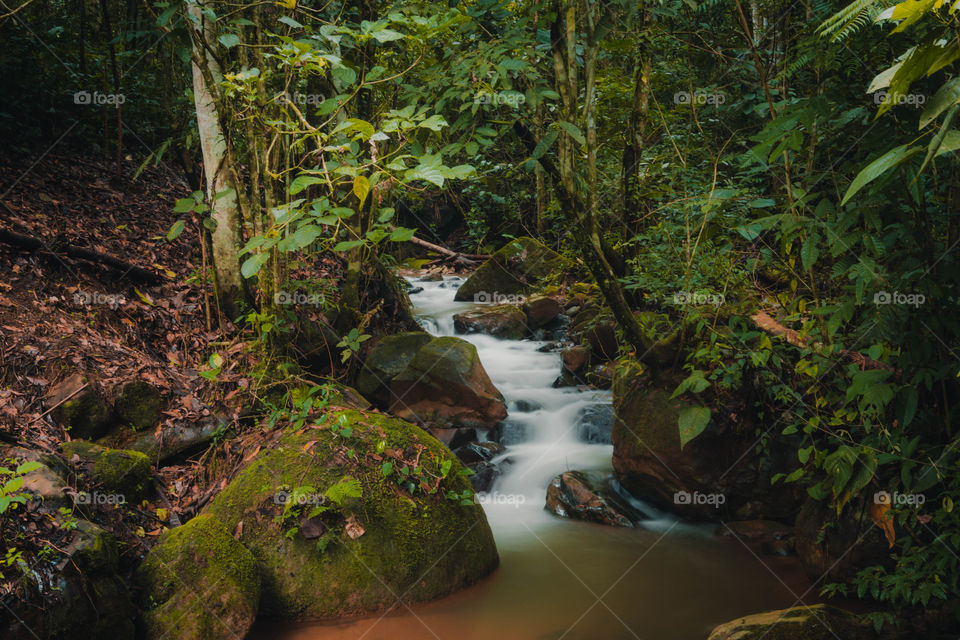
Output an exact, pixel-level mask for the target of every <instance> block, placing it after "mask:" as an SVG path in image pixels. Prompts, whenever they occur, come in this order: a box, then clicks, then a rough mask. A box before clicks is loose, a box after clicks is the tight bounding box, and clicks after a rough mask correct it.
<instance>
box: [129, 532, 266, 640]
mask: <svg viewBox="0 0 960 640" xmlns="http://www.w3.org/2000/svg"><path fill="white" fill-rule="evenodd" d="M137 583H138V585H139V586H140V588H141V590H142V592H141V599H142V601H141V609H142V610H143V627H144V633H145V636H146V638H148V640H149V639H152V638H156V639H158V640H159V639H160V638H183V639H184V640H213V639H215V638H231V639H233V638H242V637H244V636H245V635H246V634H247V632H248V631H249V630H250V627H251V626H253V621H254V619H255V618H256V616H257V610H258V608H259V605H260V569H259V567H258V566H257V561H256V559H255V558H254V557H253V554H251V553H250V551H248V550H247V548H246V547H244V546H243V545H242V544H241V543H240V542H238V541H237V540H235V539H234V537H233V536H232V535H230V533H229V531H227V529H226V528H224V526H223V525H222V524H221V523H220V522H218V521H217V519H216V518H215V517H214V516H212V515H210V514H201V515H199V516H197V517H196V518H194V519H193V520H190V521H189V522H187V523H186V524H185V525H183V526H181V527H177V528H176V529H171V530H169V531H167V532H166V533H164V534H163V536H162V537H161V538H160V541H159V542H158V543H157V546H155V547H154V548H153V549H151V550H150V553H149V554H147V557H146V559H145V560H144V562H143V564H141V565H140V567H139V568H138V569H137Z"/></svg>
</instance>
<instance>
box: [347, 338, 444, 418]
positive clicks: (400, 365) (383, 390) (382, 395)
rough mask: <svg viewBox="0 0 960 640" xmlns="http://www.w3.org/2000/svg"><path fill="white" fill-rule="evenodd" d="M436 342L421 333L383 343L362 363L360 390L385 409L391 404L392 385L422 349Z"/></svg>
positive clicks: (359, 379) (387, 339)
mask: <svg viewBox="0 0 960 640" xmlns="http://www.w3.org/2000/svg"><path fill="white" fill-rule="evenodd" d="M431 340H433V336H431V335H430V334H429V333H424V332H422V331H414V332H409V333H398V334H396V335H392V336H387V337H385V338H383V339H381V340H380V341H379V342H378V343H377V344H376V346H375V347H374V348H373V350H372V351H371V352H370V355H368V356H367V359H366V360H365V361H364V363H363V368H362V369H361V371H360V376H359V377H358V378H357V390H359V391H360V393H362V394H363V395H364V396H365V397H367V398H369V399H370V400H371V401H373V403H374V404H376V405H378V406H380V407H385V406H387V405H388V404H389V402H390V390H389V384H390V381H391V380H392V379H393V378H394V377H395V376H397V375H399V374H400V373H401V372H402V371H403V370H404V369H406V368H407V366H408V365H409V364H410V361H411V360H413V357H414V356H415V355H417V352H418V351H419V350H420V348H421V347H423V346H424V345H426V344H427V343H429V342H430V341H431Z"/></svg>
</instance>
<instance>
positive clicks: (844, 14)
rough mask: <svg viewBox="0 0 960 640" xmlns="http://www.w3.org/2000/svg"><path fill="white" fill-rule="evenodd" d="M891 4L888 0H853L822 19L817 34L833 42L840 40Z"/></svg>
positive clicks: (857, 29) (870, 20)
mask: <svg viewBox="0 0 960 640" xmlns="http://www.w3.org/2000/svg"><path fill="white" fill-rule="evenodd" d="M892 4H893V3H892V2H890V0H853V2H851V3H850V4H848V5H847V6H845V7H844V8H843V9H840V11H837V12H836V13H835V14H833V15H832V16H830V17H829V18H827V19H826V20H824V21H823V24H821V25H820V26H819V27H818V28H817V34H818V35H819V36H820V37H822V38H830V39H831V40H832V41H834V42H842V41H843V40H845V39H846V38H847V37H849V36H851V35H853V34H854V33H856V32H857V31H859V30H860V29H861V28H862V27H863V25H865V24H867V23H868V22H873V20H874V19H875V18H876V17H877V16H878V15H879V14H880V12H881V11H883V10H884V9H886V8H887V7H889V6H891V5H892Z"/></svg>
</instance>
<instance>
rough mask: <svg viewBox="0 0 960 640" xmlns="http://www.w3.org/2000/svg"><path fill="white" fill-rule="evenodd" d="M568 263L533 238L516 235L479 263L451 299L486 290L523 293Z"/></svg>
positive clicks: (470, 297)
mask: <svg viewBox="0 0 960 640" xmlns="http://www.w3.org/2000/svg"><path fill="white" fill-rule="evenodd" d="M569 265H570V263H569V261H568V260H567V259H566V258H564V257H563V256H561V255H560V254H558V253H556V252H555V251H553V250H551V249H549V248H547V247H546V246H545V245H544V244H543V243H541V242H539V241H537V240H534V239H533V238H527V237H522V238H516V239H514V240H511V241H510V242H508V243H507V245H506V246H504V247H503V248H502V249H500V250H499V251H497V252H496V253H494V254H493V255H492V256H491V257H490V259H489V260H487V261H486V262H484V263H483V264H482V265H480V266H479V267H478V268H477V270H476V271H474V272H473V274H471V275H470V277H469V278H467V279H466V281H464V283H463V285H461V286H460V288H459V289H457V295H456V297H455V298H454V300H458V301H461V302H462V301H473V300H474V299H475V296H477V295H480V294H486V295H488V296H492V295H493V294H500V295H509V294H519V293H527V292H529V291H530V290H532V289H533V288H534V287H535V286H536V285H537V284H538V283H539V282H540V281H541V280H542V279H543V278H545V277H547V276H549V275H551V274H556V273H559V272H561V271H563V270H564V269H566V268H568V267H569Z"/></svg>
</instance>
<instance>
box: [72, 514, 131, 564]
mask: <svg viewBox="0 0 960 640" xmlns="http://www.w3.org/2000/svg"><path fill="white" fill-rule="evenodd" d="M70 548H71V550H72V552H71V553H70V558H71V559H72V560H73V562H74V564H76V566H77V568H78V569H79V570H80V571H81V573H84V574H89V573H93V574H103V575H110V574H113V573H116V571H117V566H118V562H119V557H120V554H119V552H118V551H117V543H116V541H115V540H114V539H113V536H111V535H110V534H109V533H107V532H106V531H104V530H103V529H101V528H100V527H98V526H97V525H95V524H92V523H90V522H87V521H86V520H80V521H79V522H78V523H77V528H76V529H75V530H74V531H73V538H72V539H71V542H70Z"/></svg>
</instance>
